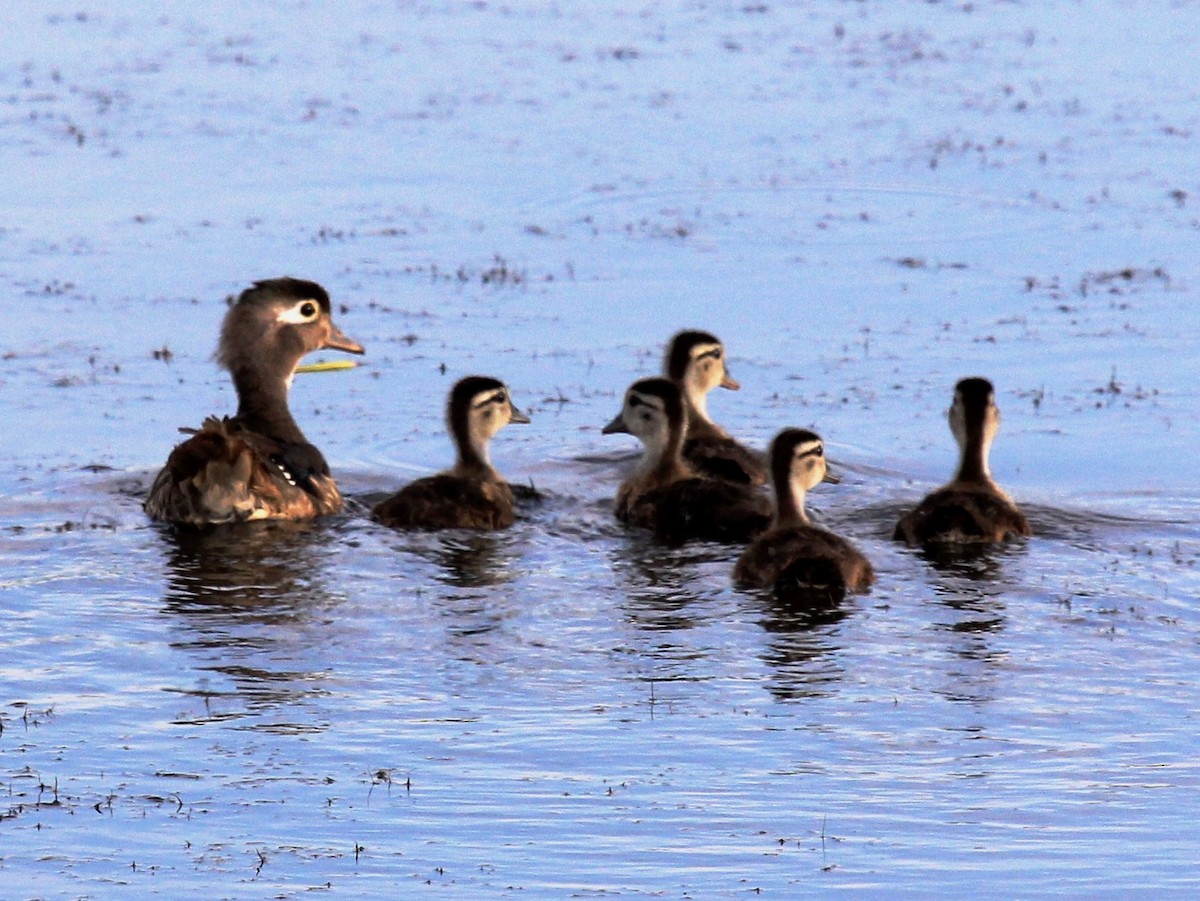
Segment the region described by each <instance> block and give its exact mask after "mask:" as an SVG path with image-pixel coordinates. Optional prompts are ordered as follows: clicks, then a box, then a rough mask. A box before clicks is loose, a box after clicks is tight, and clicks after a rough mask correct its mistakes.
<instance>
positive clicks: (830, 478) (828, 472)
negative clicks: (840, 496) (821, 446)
mask: <svg viewBox="0 0 1200 901" xmlns="http://www.w3.org/2000/svg"><path fill="white" fill-rule="evenodd" d="M821 481H822V482H828V483H829V484H830V485H840V484H841V483H842V477H841V476H840V475H838V474H837V473H836V472H834V471H833V470H832V469H830V468H829V466H828V464H826V466H825V475H823V476H821Z"/></svg>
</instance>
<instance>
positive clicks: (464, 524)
mask: <svg viewBox="0 0 1200 901" xmlns="http://www.w3.org/2000/svg"><path fill="white" fill-rule="evenodd" d="M371 517H372V518H373V519H375V520H376V521H377V522H380V523H382V524H383V525H385V526H392V527H394V528H420V529H454V528H464V529H505V528H508V527H509V526H511V525H512V524H513V521H514V519H515V516H514V513H513V492H512V489H511V488H510V487H509V485H508V483H506V482H503V481H500V480H498V479H491V478H469V477H466V476H460V475H454V474H452V473H440V474H438V475H434V476H427V477H426V478H423V479H417V480H416V481H415V482H410V483H409V484H407V485H405V486H404V487H403V488H401V489H400V490H399V491H398V492H396V493H395V494H394V495H392V496H391V497H389V498H387V499H386V500H383V501H381V502H380V503H378V504H377V505H376V506H375V508H374V509H373V510H372V511H371Z"/></svg>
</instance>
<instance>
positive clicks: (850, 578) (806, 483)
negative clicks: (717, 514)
mask: <svg viewBox="0 0 1200 901" xmlns="http://www.w3.org/2000/svg"><path fill="white" fill-rule="evenodd" d="M770 459H771V481H772V483H773V485H774V488H775V517H774V519H773V520H772V522H771V528H769V529H768V530H767V531H766V532H764V533H763V534H762V535H759V536H758V537H757V538H755V539H754V541H752V542H751V543H750V546H749V547H748V548H746V550H745V551H743V552H742V556H741V557H740V558H739V559H738V562H737V564H736V565H735V566H734V570H733V578H734V581H735V582H736V583H737V584H738V585H741V586H743V587H752V588H781V587H787V586H788V585H792V584H795V585H800V586H803V587H806V588H829V589H833V590H834V591H837V592H841V591H847V590H848V591H863V590H866V589H867V588H869V587H870V586H871V583H873V582H874V581H875V571H874V569H873V568H872V567H871V562H870V561H869V560H867V558H866V557H864V556H863V555H862V553H861V552H860V551H859V550H858V549H857V548H856V547H854V545H852V544H851V543H850V542H848V541H847V540H846V539H845V538H842V537H841V536H840V535H835V534H834V533H833V532H830V531H828V530H826V529H821V528H818V527H816V526H814V525H812V524H811V523H810V522H809V519H808V515H807V514H806V513H805V511H804V496H805V494H806V493H807V492H808V491H809V489H811V488H813V487H815V486H816V485H817V484H818V483H820V482H822V481H826V482H830V481H836V479H835V478H833V477H832V475H831V474H830V473H829V470H828V467H827V464H826V462H825V445H824V443H823V442H822V441H821V439H820V437H819V436H818V435H816V434H814V433H813V432H810V431H808V430H806V429H784V430H783V431H782V432H780V433H779V434H778V435H776V436H775V440H774V441H772V442H771V451H770Z"/></svg>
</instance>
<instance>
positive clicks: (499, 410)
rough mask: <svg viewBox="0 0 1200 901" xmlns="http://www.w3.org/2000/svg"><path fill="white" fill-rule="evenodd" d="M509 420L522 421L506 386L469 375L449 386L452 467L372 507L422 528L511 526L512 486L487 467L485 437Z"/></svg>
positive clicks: (378, 515)
mask: <svg viewBox="0 0 1200 901" xmlns="http://www.w3.org/2000/svg"><path fill="white" fill-rule="evenodd" d="M510 422H517V423H527V422H529V417H528V416H526V415H525V414H524V413H522V412H521V411H520V410H518V409H517V408H516V407H515V406H514V405H513V402H512V399H511V397H510V396H509V392H508V388H507V387H506V386H505V384H504V383H503V382H501V381H499V380H497V379H494V378H490V377H488V376H482V375H471V376H467V377H466V378H463V379H460V380H459V381H458V382H457V383H456V384H455V385H454V387H453V388H451V389H450V397H449V399H448V400H447V403H446V425H447V428H448V429H449V432H450V437H451V438H452V439H453V441H454V446H455V448H456V449H457V451H458V460H457V462H456V463H455V464H454V468H453V469H449V470H447V471H446V472H442V473H438V474H437V475H432V476H426V477H425V478H423V479H417V480H416V481H415V482H410V483H409V484H407V485H405V486H404V487H403V488H401V489H400V490H399V491H398V492H396V493H395V494H393V495H392V496H391V497H389V498H387V499H386V500H383V501H380V502H379V503H378V504H376V505H375V508H374V509H373V510H372V511H371V517H372V518H373V519H375V520H376V521H378V522H381V523H383V524H384V525H385V526H395V527H401V528H424V529H453V528H466V529H503V528H507V527H508V526H511V525H512V524H513V521H514V519H515V515H514V513H513V490H512V487H511V486H510V485H509V484H508V483H507V482H506V481H504V479H502V478H501V477H500V474H499V473H498V472H496V470H495V469H493V468H492V463H491V460H490V459H489V457H488V442H489V441H490V440H491V438H492V436H493V435H495V434H496V433H497V432H498V431H500V429H502V428H504V426H506V425H508V424H509V423H510Z"/></svg>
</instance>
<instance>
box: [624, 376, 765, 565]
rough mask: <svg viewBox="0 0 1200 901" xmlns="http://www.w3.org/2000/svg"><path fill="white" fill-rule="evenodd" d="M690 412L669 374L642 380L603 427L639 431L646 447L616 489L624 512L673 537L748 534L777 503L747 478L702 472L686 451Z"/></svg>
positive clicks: (658, 534) (732, 538)
mask: <svg viewBox="0 0 1200 901" xmlns="http://www.w3.org/2000/svg"><path fill="white" fill-rule="evenodd" d="M687 415H688V409H687V402H686V401H685V400H684V396H683V391H682V390H681V389H680V388H679V386H678V385H677V384H675V382H673V381H671V380H670V379H665V378H658V377H653V378H645V379H640V380H638V381H636V382H634V383H633V384H632V385H630V387H629V389H628V390H627V391H626V392H625V402H624V404H623V406H622V408H621V412H620V413H618V414H617V416H616V417H615V418H614V419H613V421H612V422H610V423H609V424H608V425H606V426H605V427H604V430H603V431H604V434H606V435H611V434H614V433H618V432H624V433H627V434H631V435H634V436H636V437H637V438H639V439H641V441H642V443H643V444H644V445H645V447H646V449H645V453H644V454H643V455H642V459H641V460H640V461H639V463H638V465H637V467H636V468H635V470H634V471H633V473H632V474H631V475H630V476H629V478H628V479H626V480H625V482H624V483H623V484H622V485H621V487H620V490H619V491H618V492H617V501H616V511H615V512H616V515H617V518H618V519H620V520H622V521H623V522H628V523H632V524H634V525H638V526H643V527H645V528H648V529H650V530H651V531H653V532H654V534H655V536H656V537H658V538H659V539H660V540H662V541H665V542H667V543H668V544H680V543H682V542H684V541H686V540H688V539H689V538H707V539H713V540H716V541H747V540H749V539H750V538H751V537H752V536H753V535H755V534H757V533H758V532H761V531H762V530H763V529H765V528H766V527H767V525H768V524H769V523H770V520H771V511H770V502H769V501H768V500H767V498H766V497H765V496H763V495H761V494H759V493H757V492H755V491H754V490H753V489H752V488H751V487H750V486H749V485H747V484H738V483H735V482H727V481H723V480H721V479H711V478H705V477H702V476H699V475H697V474H696V472H695V471H694V470H693V469H692V467H691V465H690V464H688V463H687V462H686V461H685V460H684V459H683V454H682V451H683V441H684V435H685V434H686V431H687Z"/></svg>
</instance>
